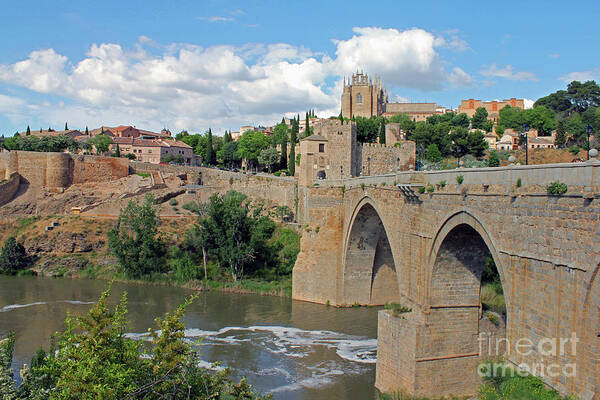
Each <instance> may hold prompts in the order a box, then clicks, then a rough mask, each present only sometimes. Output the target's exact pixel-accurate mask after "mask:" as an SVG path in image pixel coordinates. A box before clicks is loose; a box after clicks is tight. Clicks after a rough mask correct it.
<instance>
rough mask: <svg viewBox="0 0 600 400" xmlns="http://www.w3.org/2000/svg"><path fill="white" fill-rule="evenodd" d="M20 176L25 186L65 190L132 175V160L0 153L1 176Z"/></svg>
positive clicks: (33, 153) (48, 154)
mask: <svg viewBox="0 0 600 400" xmlns="http://www.w3.org/2000/svg"><path fill="white" fill-rule="evenodd" d="M2 171H4V177H6V178H7V177H9V176H10V175H12V174H13V173H15V172H17V173H18V174H19V175H20V177H21V183H27V184H29V185H33V186H40V187H42V186H43V187H46V188H48V189H61V188H66V187H69V186H70V185H72V184H77V183H84V182H107V181H111V180H115V179H119V178H123V177H126V176H127V175H128V174H129V160H127V159H124V158H114V157H98V156H83V155H76V154H69V153H40V152H32V151H11V152H2V153H0V172H2Z"/></svg>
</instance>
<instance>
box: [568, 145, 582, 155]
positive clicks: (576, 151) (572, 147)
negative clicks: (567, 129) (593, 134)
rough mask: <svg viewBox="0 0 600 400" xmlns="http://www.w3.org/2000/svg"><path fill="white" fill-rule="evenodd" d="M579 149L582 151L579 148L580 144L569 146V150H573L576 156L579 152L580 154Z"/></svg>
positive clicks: (572, 152)
mask: <svg viewBox="0 0 600 400" xmlns="http://www.w3.org/2000/svg"><path fill="white" fill-rule="evenodd" d="M579 151H581V149H580V148H579V146H571V147H569V152H571V154H573V155H574V156H576V155H577V154H579Z"/></svg>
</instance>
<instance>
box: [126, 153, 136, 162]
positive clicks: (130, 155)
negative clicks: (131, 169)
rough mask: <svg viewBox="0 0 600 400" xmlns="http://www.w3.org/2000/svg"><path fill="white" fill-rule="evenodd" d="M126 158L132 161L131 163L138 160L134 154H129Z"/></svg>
mask: <svg viewBox="0 0 600 400" xmlns="http://www.w3.org/2000/svg"><path fill="white" fill-rule="evenodd" d="M125 158H128V159H130V160H131V161H135V160H137V157H136V156H135V154H133V153H127V154H125Z"/></svg>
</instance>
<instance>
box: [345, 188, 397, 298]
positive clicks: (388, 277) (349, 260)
mask: <svg viewBox="0 0 600 400" xmlns="http://www.w3.org/2000/svg"><path fill="white" fill-rule="evenodd" d="M381 215H382V214H381V213H380V211H379V209H378V206H377V203H376V202H375V201H374V200H373V199H372V198H370V197H368V196H366V197H363V198H362V199H361V200H360V201H359V202H358V204H357V205H356V206H355V207H354V211H353V213H352V216H351V218H350V220H349V223H348V229H347V231H346V235H345V238H344V242H343V249H344V257H343V293H342V303H343V304H356V303H358V304H370V305H382V304H385V303H388V302H396V301H399V298H400V296H399V283H398V274H397V268H396V263H395V261H394V255H393V252H392V247H391V245H390V236H389V235H388V230H387V229H386V227H385V225H384V223H383V220H382V217H381Z"/></svg>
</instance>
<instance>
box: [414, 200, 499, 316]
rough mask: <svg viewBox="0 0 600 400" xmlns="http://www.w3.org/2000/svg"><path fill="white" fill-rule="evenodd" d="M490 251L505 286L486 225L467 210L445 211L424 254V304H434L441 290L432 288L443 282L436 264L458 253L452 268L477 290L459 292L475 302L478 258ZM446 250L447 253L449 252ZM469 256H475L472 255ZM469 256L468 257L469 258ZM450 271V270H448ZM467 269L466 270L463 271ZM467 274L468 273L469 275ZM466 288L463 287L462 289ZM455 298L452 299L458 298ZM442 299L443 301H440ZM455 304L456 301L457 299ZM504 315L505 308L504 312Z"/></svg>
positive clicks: (478, 266) (479, 271)
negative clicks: (431, 242) (470, 249)
mask: <svg viewBox="0 0 600 400" xmlns="http://www.w3.org/2000/svg"><path fill="white" fill-rule="evenodd" d="M469 247H470V248H472V250H473V251H474V252H475V253H473V254H470V255H469V254H460V252H461V250H463V251H464V250H465V249H468V248H469ZM487 252H489V254H490V255H491V257H492V259H493V260H494V263H495V264H496V267H497V269H498V274H499V275H500V281H501V284H502V287H503V288H504V289H505V290H506V289H509V288H508V285H507V283H508V282H507V279H506V276H507V273H506V271H505V267H504V265H503V264H502V262H501V260H500V257H499V256H498V251H497V250H496V245H495V244H494V241H493V240H492V237H491V236H490V235H489V234H488V231H487V229H485V227H484V226H483V224H482V223H481V222H480V221H479V219H478V218H476V217H475V216H474V215H473V214H471V213H470V212H469V211H465V210H461V211H456V212H454V213H453V214H451V215H449V216H448V217H447V218H446V219H445V220H444V223H443V224H442V225H441V226H440V228H439V229H438V230H437V232H436V235H435V237H434V240H433V245H432V246H431V249H430V252H429V257H428V266H429V268H428V271H427V273H428V281H429V285H428V289H427V292H426V299H425V304H426V306H428V307H431V306H432V305H435V304H434V303H435V302H436V301H440V300H441V299H440V298H439V297H440V295H442V293H439V292H436V290H438V289H439V287H437V286H436V285H438V284H440V283H443V282H440V278H441V276H440V275H439V273H440V272H442V271H441V270H440V267H442V265H441V264H442V263H443V261H444V258H445V257H448V256H450V257H452V256H454V257H458V258H459V259H458V260H457V261H460V265H459V267H460V268H459V269H458V270H455V271H453V272H454V273H457V274H464V276H463V278H467V282H469V284H470V285H472V287H471V289H475V288H476V291H477V295H476V298H475V293H474V292H473V291H471V292H470V293H468V294H467V293H466V292H462V294H463V295H468V297H467V298H468V299H474V301H473V304H475V303H477V301H478V300H479V290H480V280H481V273H482V271H481V267H482V266H483V265H482V263H481V262H480V261H481V258H482V257H483V256H484V255H486V254H487ZM449 253H450V254H449ZM469 256H471V257H469ZM472 256H475V258H473V257H472ZM469 258H470V259H469ZM450 272H452V271H450ZM467 272H468V273H469V274H467ZM469 275H471V276H470V277H469ZM475 277H477V282H474V281H473V280H472V279H469V278H475ZM465 289H466V288H463V290H465ZM454 297H455V298H454V299H453V300H452V301H458V299H457V298H456V297H457V296H454ZM506 301H507V304H506V306H507V310H508V309H509V304H508V301H510V299H509V296H507V298H506ZM444 302H445V301H444ZM460 303H463V304H464V303H465V301H464V300H461V301H460ZM457 304H458V303H457ZM507 317H508V312H507Z"/></svg>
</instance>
